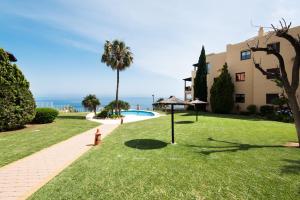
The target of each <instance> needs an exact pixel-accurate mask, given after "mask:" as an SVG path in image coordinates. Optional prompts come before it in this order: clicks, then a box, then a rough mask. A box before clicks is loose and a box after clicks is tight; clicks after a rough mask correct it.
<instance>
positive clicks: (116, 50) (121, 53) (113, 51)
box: [101, 40, 133, 112]
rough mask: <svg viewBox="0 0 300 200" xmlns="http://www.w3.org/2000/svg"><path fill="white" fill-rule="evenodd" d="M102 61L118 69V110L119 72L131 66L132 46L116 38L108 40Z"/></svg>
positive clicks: (117, 105) (117, 94) (117, 104)
mask: <svg viewBox="0 0 300 200" xmlns="http://www.w3.org/2000/svg"><path fill="white" fill-rule="evenodd" d="M101 62H103V63H105V64H106V65H107V66H108V67H110V68H111V69H112V70H117V89H116V105H115V106H116V107H115V110H116V112H117V111H118V110H120V109H119V101H118V100H119V79H120V78H119V73H120V71H123V70H125V69H126V68H128V67H130V65H131V64H132V62H133V55H132V53H131V51H130V48H129V47H127V46H126V44H125V43H124V42H123V41H119V40H114V41H112V42H110V41H106V43H105V45H104V53H103V55H102V58H101Z"/></svg>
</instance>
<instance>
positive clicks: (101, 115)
mask: <svg viewBox="0 0 300 200" xmlns="http://www.w3.org/2000/svg"><path fill="white" fill-rule="evenodd" d="M97 117H99V118H107V117H109V113H108V110H102V111H101V112H100V113H98V114H97Z"/></svg>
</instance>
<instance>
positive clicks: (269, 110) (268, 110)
mask: <svg viewBox="0 0 300 200" xmlns="http://www.w3.org/2000/svg"><path fill="white" fill-rule="evenodd" d="M259 110H260V114H261V115H262V116H268V115H272V114H274V107H273V106H270V105H263V106H261V107H260V109H259Z"/></svg>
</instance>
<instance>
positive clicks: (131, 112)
mask: <svg viewBox="0 0 300 200" xmlns="http://www.w3.org/2000/svg"><path fill="white" fill-rule="evenodd" d="M121 115H124V116H128V115H134V116H147V117H151V116H152V117H153V116H154V113H153V112H148V111H142V110H126V111H121Z"/></svg>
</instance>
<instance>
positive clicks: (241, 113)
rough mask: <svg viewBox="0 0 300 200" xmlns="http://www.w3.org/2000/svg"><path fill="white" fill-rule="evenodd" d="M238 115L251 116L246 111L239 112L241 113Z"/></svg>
mask: <svg viewBox="0 0 300 200" xmlns="http://www.w3.org/2000/svg"><path fill="white" fill-rule="evenodd" d="M239 114H240V115H245V116H249V115H251V113H250V112H248V111H241V112H239Z"/></svg>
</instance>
